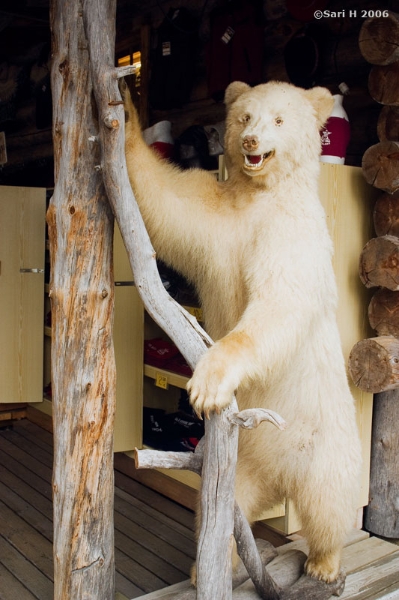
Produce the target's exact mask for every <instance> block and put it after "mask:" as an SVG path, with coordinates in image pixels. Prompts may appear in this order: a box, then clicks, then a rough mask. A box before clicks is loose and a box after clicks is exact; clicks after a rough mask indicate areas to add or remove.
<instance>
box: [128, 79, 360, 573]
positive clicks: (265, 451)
mask: <svg viewBox="0 0 399 600" xmlns="http://www.w3.org/2000/svg"><path fill="white" fill-rule="evenodd" d="M126 96H127V97H126V98H125V107H126V111H127V123H126V158H127V165H128V172H129V177H130V180H131V184H132V188H133V191H134V193H135V196H136V198H137V201H138V203H139V206H140V210H141V212H142V215H143V218H144V221H145V224H146V227H147V229H148V232H149V235H150V237H151V240H152V243H153V245H154V248H155V250H156V252H157V254H158V256H159V257H160V258H161V259H162V260H164V261H165V262H166V263H168V264H169V265H171V266H172V267H174V268H175V269H177V270H178V271H180V272H181V273H182V274H183V275H185V276H186V278H187V279H188V280H189V281H191V282H192V283H193V284H194V285H195V286H196V288H197V290H198V293H199V296H200V300H201V304H202V307H203V313H204V316H205V326H206V329H207V331H208V333H209V334H210V335H211V337H212V338H213V339H214V340H215V341H216V343H215V345H214V346H213V347H212V348H211V349H209V350H208V351H207V352H206V353H205V355H204V356H203V357H202V359H201V360H200V361H199V364H198V365H197V368H196V369H195V372H194V374H193V377H192V379H191V380H190V382H189V384H188V390H189V393H190V397H191V401H192V404H193V406H194V408H195V410H196V411H197V412H198V413H205V415H209V413H210V412H211V411H214V410H216V411H219V410H221V409H222V408H223V407H225V406H227V405H228V404H229V403H230V399H231V395H232V393H233V392H234V391H237V401H238V405H239V408H240V409H244V408H248V407H264V408H268V409H272V410H275V411H276V412H278V413H279V414H280V415H281V416H282V417H283V418H284V419H285V420H286V421H287V422H288V428H287V429H286V431H284V432H281V431H278V430H277V429H275V428H273V427H271V426H268V425H262V426H260V427H258V428H257V429H256V430H253V431H249V432H245V431H243V432H241V433H240V443H239V457H238V466H237V482H236V498H237V501H238V503H239V504H240V506H241V508H242V509H243V510H244V512H245V514H246V515H247V517H248V519H249V521H250V522H253V521H254V520H256V518H257V517H258V516H259V515H260V514H261V512H262V511H263V510H264V509H265V508H267V507H269V506H270V505H272V504H274V503H276V502H281V501H282V500H283V499H284V498H290V499H291V500H292V501H293V503H294V505H295V507H296V510H297V512H298V514H299V516H300V519H301V522H302V526H303V533H304V534H305V535H306V537H307V540H308V543H309V557H308V560H307V563H306V571H307V573H308V574H309V575H311V576H313V577H317V578H320V579H323V580H325V581H333V580H334V579H335V578H336V577H337V575H338V572H339V565H340V555H341V548H342V545H343V542H344V539H345V536H346V534H347V532H348V530H349V529H350V528H351V526H352V523H353V522H354V514H355V512H354V511H355V508H356V499H357V492H358V475H359V465H360V446H359V439H358V432H357V428H356V423H355V409H354V402H353V399H352V396H351V394H350V391H349V387H348V383H347V377H346V369H345V364H344V359H343V355H342V350H341V343H340V337H339V334H338V329H337V324H336V306H337V290H336V284H335V279H334V273H333V269H332V264H331V257H332V252H333V249H332V242H331V239H330V236H329V233H328V230H327V226H326V220H325V214H324V210H323V208H322V206H321V204H320V201H319V198H318V174H319V154H320V138H319V129H320V127H321V125H322V124H323V123H324V122H325V121H326V119H327V118H328V116H329V114H330V112H331V109H332V106H333V100H332V97H331V94H330V93H329V92H328V91H327V90H325V89H323V88H314V89H312V90H308V91H305V90H302V89H300V88H296V87H294V86H293V85H290V84H287V83H278V82H270V83H266V84H262V85H259V86H257V87H255V88H250V87H249V86H247V85H246V84H244V83H240V82H235V83H232V84H231V85H230V86H229V87H228V89H227V90H226V96H225V102H226V106H227V120H226V137H225V150H226V162H227V168H228V175H229V177H228V179H227V181H225V182H220V183H219V182H217V181H216V180H215V178H214V176H213V175H212V174H210V173H207V172H205V171H201V170H191V171H181V170H180V169H178V168H176V167H175V166H172V165H171V164H169V163H168V162H166V161H165V160H161V159H159V158H158V157H157V156H156V155H155V153H154V152H153V151H152V150H150V149H149V148H148V147H147V146H146V145H145V143H144V142H143V140H142V137H141V135H140V131H139V122H138V118H137V113H136V111H135V109H134V107H133V106H132V104H131V100H130V98H129V95H128V94H126ZM254 136H256V137H257V143H258V146H257V148H256V152H254V151H252V152H249V153H252V154H258V155H263V154H266V153H269V152H272V154H271V155H270V158H269V160H267V161H265V163H264V164H263V166H261V167H260V168H259V169H255V168H253V167H252V168H251V167H246V166H245V163H244V155H245V154H248V150H247V149H246V148H245V146H244V145H243V144H244V142H245V139H246V137H249V138H250V139H252V138H253V137H254Z"/></svg>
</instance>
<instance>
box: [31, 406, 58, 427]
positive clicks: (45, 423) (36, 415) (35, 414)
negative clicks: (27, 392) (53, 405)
mask: <svg viewBox="0 0 399 600" xmlns="http://www.w3.org/2000/svg"><path fill="white" fill-rule="evenodd" d="M26 416H27V417H28V419H29V420H30V421H32V423H36V424H37V425H39V426H40V427H43V429H46V430H47V431H49V432H50V433H52V432H53V419H52V418H51V417H50V416H49V415H47V414H45V413H44V412H43V411H41V410H38V409H37V408H35V407H34V406H28V408H27V409H26Z"/></svg>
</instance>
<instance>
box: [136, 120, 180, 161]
mask: <svg viewBox="0 0 399 600" xmlns="http://www.w3.org/2000/svg"><path fill="white" fill-rule="evenodd" d="M143 137H144V140H145V142H146V144H147V146H150V147H151V148H154V150H156V151H157V153H158V154H159V155H160V156H162V158H173V153H174V143H173V137H172V123H171V122H170V121H159V123H155V125H152V126H151V127H148V128H147V129H144V131H143Z"/></svg>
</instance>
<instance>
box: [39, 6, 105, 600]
mask: <svg viewBox="0 0 399 600" xmlns="http://www.w3.org/2000/svg"><path fill="white" fill-rule="evenodd" d="M104 4H106V6H107V8H108V5H109V3H108V2H107V3H104ZM92 8H93V10H92V14H91V18H92V20H93V24H94V26H95V27H96V28H97V30H98V31H100V30H101V31H104V32H106V34H107V35H108V34H110V35H112V31H113V22H114V20H115V16H114V14H113V13H112V10H111V8H110V9H109V13H108V14H107V18H104V19H103V20H101V21H99V17H98V12H97V11H96V10H94V8H95V7H92ZM50 25H51V31H52V69H51V87H52V93H53V140H54V161H55V188H54V194H53V197H52V199H51V203H50V208H49V212H48V216H47V221H48V226H49V239H50V259H51V282H50V292H49V295H50V299H51V307H52V392H53V420H54V471H53V500H54V599H55V600H64V599H65V598H71V599H72V598H88V599H89V598H93V599H94V598H95V599H96V600H110V598H113V597H114V527H113V491H114V489H113V482H114V480H113V423H114V412H115V397H116V394H115V387H116V386H115V364H114V354H113V339H112V318H113V306H114V285H113V278H112V239H113V216H112V212H111V209H110V206H109V204H108V201H107V198H106V195H105V190H104V186H103V181H102V177H101V172H100V171H99V170H98V169H97V168H96V167H97V165H98V161H99V156H98V148H96V147H95V145H93V143H92V142H91V141H90V137H91V136H92V135H95V134H96V133H97V129H98V122H97V119H96V115H95V113H94V111H93V105H92V85H91V79H90V70H89V54H88V50H87V46H88V43H87V39H86V37H85V33H84V28H83V19H82V4H81V2H80V1H79V0H70V2H64V1H63V0H52V2H51V10H50ZM110 32H111V33H110Z"/></svg>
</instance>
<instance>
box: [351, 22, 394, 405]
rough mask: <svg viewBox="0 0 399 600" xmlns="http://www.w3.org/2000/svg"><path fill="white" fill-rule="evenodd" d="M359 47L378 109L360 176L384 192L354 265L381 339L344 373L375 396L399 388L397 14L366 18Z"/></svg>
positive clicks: (361, 345) (362, 347)
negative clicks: (369, 291) (370, 293)
mask: <svg viewBox="0 0 399 600" xmlns="http://www.w3.org/2000/svg"><path fill="white" fill-rule="evenodd" d="M359 47H360V51H361V53H362V54H363V56H364V58H365V59H366V60H367V61H368V62H369V63H371V64H372V65H373V67H372V69H371V71H370V76H369V91H370V94H371V96H372V97H373V98H374V99H375V100H376V101H377V102H379V103H380V104H382V105H383V107H382V110H381V112H380V116H379V119H378V124H377V134H378V139H379V142H378V144H375V145H373V146H371V147H370V148H368V150H366V152H365V153H364V155H363V160H362V169H363V175H364V177H365V179H366V181H367V182H368V183H369V184H370V185H373V186H374V187H376V188H378V189H380V190H381V191H382V192H385V193H384V194H382V195H381V196H380V198H378V200H377V202H376V205H375V207H374V213H373V220H374V229H375V232H376V236H377V237H375V238H373V239H371V240H370V241H369V242H368V243H367V244H366V246H365V247H364V249H363V251H362V253H361V256H360V264H359V275H360V279H361V281H362V282H363V284H364V285H365V286H366V287H367V288H380V289H379V290H378V291H377V293H376V294H375V295H374V297H373V298H372V300H371V303H370V306H369V309H368V317H369V322H370V325H371V327H372V328H373V329H374V330H375V331H376V332H377V335H378V336H380V337H377V338H369V339H366V340H362V341H360V342H358V343H357V344H356V345H355V346H354V348H353V349H352V351H351V354H350V356H349V373H350V375H351V377H352V379H353V382H354V383H355V385H357V386H358V387H359V388H360V389H362V390H364V391H366V392H371V393H379V392H384V391H387V390H391V389H395V388H399V369H398V368H397V365H398V364H399V342H398V340H399V337H398V336H399V322H398V314H399V312H398V311H399V84H398V83H397V82H399V15H398V14H396V13H393V12H388V13H387V15H386V16H383V17H379V18H370V19H367V20H366V21H365V22H364V23H363V26H362V28H361V31H360V34H359ZM392 77H393V79H392Z"/></svg>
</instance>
